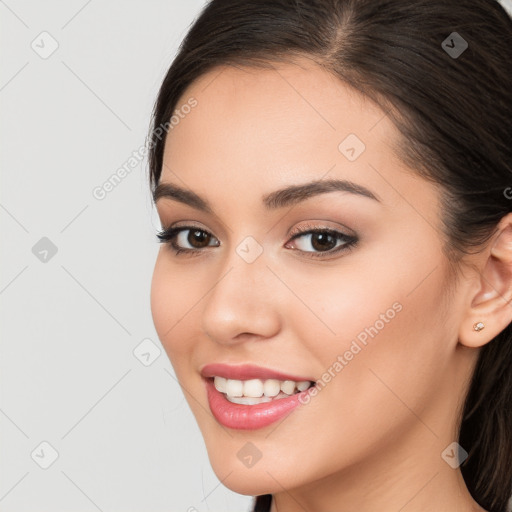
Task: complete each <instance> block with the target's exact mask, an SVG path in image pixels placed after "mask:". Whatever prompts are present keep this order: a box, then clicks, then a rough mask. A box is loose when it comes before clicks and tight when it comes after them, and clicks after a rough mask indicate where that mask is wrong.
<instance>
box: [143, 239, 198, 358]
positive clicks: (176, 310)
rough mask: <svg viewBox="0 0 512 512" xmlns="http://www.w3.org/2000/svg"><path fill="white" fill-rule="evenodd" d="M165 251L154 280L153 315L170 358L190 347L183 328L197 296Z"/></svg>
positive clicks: (158, 260) (156, 265) (191, 313)
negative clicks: (186, 341)
mask: <svg viewBox="0 0 512 512" xmlns="http://www.w3.org/2000/svg"><path fill="white" fill-rule="evenodd" d="M164 251H165V248H162V249H161V251H160V253H159V255H158V257H157V260H156V263H155V268H154V271H153V278H152V281H151V313H152V317H153V323H154V325H155V329H156V332H157V334H158V337H159V338H160V341H161V342H162V345H163V346H164V348H165V350H166V352H167V354H168V355H169V356H170V357H171V356H172V357H174V356H175V355H177V354H178V353H179V352H180V351H183V350H186V348H187V347H189V346H190V345H189V344H188V343H182V342H181V341H183V340H184V339H185V338H186V332H184V329H183V326H184V325H186V323H187V321H188V320H189V317H190V316H191V315H193V313H194V311H193V309H191V306H192V304H193V303H194V302H195V301H194V300H193V298H194V296H195V294H194V289H193V287H192V286H187V283H186V282H184V281H183V279H182V278H180V272H179V270H178V269H176V268H175V265H171V264H170V263H169V261H168V258H167V257H166V255H165V252H164ZM171 362H173V361H172V360H171Z"/></svg>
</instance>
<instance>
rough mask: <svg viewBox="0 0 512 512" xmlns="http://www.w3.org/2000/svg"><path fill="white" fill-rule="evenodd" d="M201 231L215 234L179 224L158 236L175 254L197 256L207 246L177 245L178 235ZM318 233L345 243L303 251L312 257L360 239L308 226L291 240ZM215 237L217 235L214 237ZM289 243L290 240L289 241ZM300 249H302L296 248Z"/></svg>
mask: <svg viewBox="0 0 512 512" xmlns="http://www.w3.org/2000/svg"><path fill="white" fill-rule="evenodd" d="M191 230H195V231H200V232H203V233H207V234H209V235H211V236H212V237H213V235H212V234H211V233H210V232H209V231H207V230H206V229H201V228H199V227H197V226H179V227H175V228H168V229H163V230H161V231H159V232H158V233H157V234H156V236H157V239H158V242H159V243H162V244H166V245H168V246H169V248H171V249H172V251H173V252H174V254H176V255H182V256H197V255H198V254H199V253H201V252H202V251H203V250H204V249H206V247H203V248H201V249H183V248H181V247H179V246H177V245H176V237H177V236H178V234H179V233H181V232H182V231H191ZM317 233H326V234H328V235H331V236H334V238H335V239H336V242H338V241H340V240H345V244H344V245H341V246H339V247H337V248H335V249H329V250H328V251H318V252H316V253H315V252H312V251H302V252H304V253H306V254H307V255H308V256H307V257H310V258H324V257H325V256H323V255H324V254H327V255H329V256H331V255H333V254H338V253H341V252H348V251H350V250H352V249H353V248H354V247H355V246H356V244H357V243H358V241H359V239H358V238H357V237H355V236H351V235H347V234H345V233H342V232H341V231H337V230H335V229H331V228H318V227H314V226H306V227H305V229H301V230H297V231H294V232H292V233H291V235H290V236H291V238H290V242H291V241H292V240H295V239H296V238H300V237H303V236H305V235H311V234H317ZM213 238H215V237H213ZM287 243H288V242H287ZM209 247H218V245H213V246H209ZM295 250H300V249H295Z"/></svg>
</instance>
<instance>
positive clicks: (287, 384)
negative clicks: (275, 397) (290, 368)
mask: <svg viewBox="0 0 512 512" xmlns="http://www.w3.org/2000/svg"><path fill="white" fill-rule="evenodd" d="M281 391H282V392H283V393H286V394H287V395H293V392H294V391H295V382H294V381H293V380H285V381H284V382H281Z"/></svg>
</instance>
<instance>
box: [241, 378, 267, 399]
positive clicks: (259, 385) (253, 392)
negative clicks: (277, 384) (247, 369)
mask: <svg viewBox="0 0 512 512" xmlns="http://www.w3.org/2000/svg"><path fill="white" fill-rule="evenodd" d="M261 395H263V382H261V380H260V379H251V380H246V381H245V382H244V396H248V397H253V398H259V397H260V396H261Z"/></svg>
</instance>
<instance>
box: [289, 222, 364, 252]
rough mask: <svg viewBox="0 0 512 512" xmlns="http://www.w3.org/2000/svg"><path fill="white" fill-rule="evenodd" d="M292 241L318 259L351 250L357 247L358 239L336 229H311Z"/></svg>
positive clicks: (299, 234)
mask: <svg viewBox="0 0 512 512" xmlns="http://www.w3.org/2000/svg"><path fill="white" fill-rule="evenodd" d="M301 239H303V240H301ZM292 241H294V245H295V246H296V248H298V249H299V250H301V251H303V252H308V253H311V256H312V257H315V258H318V257H322V255H323V254H324V253H328V254H334V253H338V252H341V251H346V250H349V249H350V248H352V247H353V246H355V245H356V243H357V242H358V239H357V238H356V237H354V236H351V235H346V234H345V233H342V232H341V231H337V230H335V229H309V230H308V231H301V232H299V233H296V234H295V235H293V237H292ZM297 241H299V243H297ZM287 245H288V244H287ZM294 248H295V247H294ZM311 248H312V249H311Z"/></svg>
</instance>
